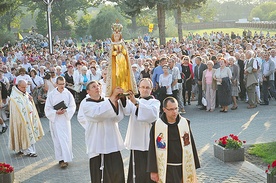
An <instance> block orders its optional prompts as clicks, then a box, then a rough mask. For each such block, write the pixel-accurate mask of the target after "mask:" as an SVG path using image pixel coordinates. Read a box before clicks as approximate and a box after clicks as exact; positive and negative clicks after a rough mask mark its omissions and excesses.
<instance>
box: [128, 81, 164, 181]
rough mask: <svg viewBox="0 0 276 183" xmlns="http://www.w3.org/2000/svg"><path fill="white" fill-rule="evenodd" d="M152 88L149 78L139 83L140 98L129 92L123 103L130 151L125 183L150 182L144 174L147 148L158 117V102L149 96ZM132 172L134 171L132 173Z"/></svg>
mask: <svg viewBox="0 0 276 183" xmlns="http://www.w3.org/2000/svg"><path fill="white" fill-rule="evenodd" d="M152 88H153V84H152V81H151V80H150V79H149V78H143V79H141V80H140V83H139V92H140V98H139V99H138V98H135V96H134V94H133V92H132V91H130V92H129V94H130V95H129V100H126V103H124V102H123V106H124V113H125V115H130V118H129V123H128V128H127V133H126V139H125V145H126V147H127V149H129V150H131V153H130V160H129V169H128V170H129V171H128V178H127V182H128V183H130V182H143V183H149V182H151V179H150V174H149V173H148V172H146V168H147V156H148V147H149V132H150V129H151V126H152V123H153V122H155V121H156V120H157V119H158V117H159V109H160V102H159V100H157V99H154V98H153V97H152V96H151V95H150V94H151V91H152ZM133 170H134V171H133Z"/></svg>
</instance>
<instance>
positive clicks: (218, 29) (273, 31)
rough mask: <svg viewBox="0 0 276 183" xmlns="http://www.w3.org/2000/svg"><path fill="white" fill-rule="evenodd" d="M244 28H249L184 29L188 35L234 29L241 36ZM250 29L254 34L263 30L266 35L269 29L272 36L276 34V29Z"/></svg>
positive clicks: (184, 32) (228, 31)
mask: <svg viewBox="0 0 276 183" xmlns="http://www.w3.org/2000/svg"><path fill="white" fill-rule="evenodd" d="M244 29H245V30H248V28H217V29H202V30H183V34H184V35H188V33H189V32H192V33H194V34H196V33H198V34H199V35H203V33H204V32H207V33H211V32H212V31H214V32H220V31H222V32H224V33H229V34H231V32H232V31H233V32H234V33H236V34H237V33H239V34H240V36H241V35H242V32H243V30H244ZM249 30H251V32H252V34H253V35H254V33H255V31H257V33H258V34H259V33H260V31H263V33H264V35H266V33H267V31H269V33H270V36H272V35H275V34H276V30H265V29H263V30H261V29H251V28H249Z"/></svg>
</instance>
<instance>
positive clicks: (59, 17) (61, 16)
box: [22, 0, 102, 30]
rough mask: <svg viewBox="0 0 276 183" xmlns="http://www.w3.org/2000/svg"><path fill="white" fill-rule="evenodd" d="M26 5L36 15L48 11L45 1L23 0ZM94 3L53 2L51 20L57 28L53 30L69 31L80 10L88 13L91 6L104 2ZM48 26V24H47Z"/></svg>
mask: <svg viewBox="0 0 276 183" xmlns="http://www.w3.org/2000/svg"><path fill="white" fill-rule="evenodd" d="M22 1H23V2H24V4H26V6H27V7H28V11H31V12H32V13H34V12H35V11H36V10H37V9H39V10H40V11H41V12H43V11H45V12H46V11H47V9H46V8H47V5H46V4H45V3H44V2H43V0H33V1H30V0H22ZM92 2H93V3H91V2H89V1H87V0H77V1H76V0H53V3H52V13H51V19H52V20H53V22H55V24H54V25H55V26H57V27H55V26H54V25H53V30H57V29H61V30H65V29H69V28H70V26H69V24H70V23H74V22H76V13H77V11H79V10H83V11H86V9H87V8H88V7H90V6H96V5H98V3H100V2H102V1H100V0H96V1H92ZM45 24H46V22H45Z"/></svg>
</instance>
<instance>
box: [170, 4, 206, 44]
mask: <svg viewBox="0 0 276 183" xmlns="http://www.w3.org/2000/svg"><path fill="white" fill-rule="evenodd" d="M205 2H206V0H170V1H169V8H170V9H176V12H177V13H176V22H177V25H178V31H177V32H178V40H179V41H181V40H182V39H183V33H182V18H181V14H182V9H183V8H184V9H185V10H186V11H190V10H191V9H197V8H200V7H201V6H202V5H203V4H204V3H205Z"/></svg>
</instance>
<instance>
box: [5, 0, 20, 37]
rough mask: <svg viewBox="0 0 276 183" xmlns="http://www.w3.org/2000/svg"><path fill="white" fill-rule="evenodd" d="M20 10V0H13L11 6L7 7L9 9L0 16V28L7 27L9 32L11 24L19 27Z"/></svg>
mask: <svg viewBox="0 0 276 183" xmlns="http://www.w3.org/2000/svg"><path fill="white" fill-rule="evenodd" d="M23 15H24V14H23V12H22V3H21V1H20V0H15V1H13V4H12V6H10V7H9V9H8V10H7V11H6V12H5V14H3V16H1V17H0V22H1V25H0V27H2V28H7V30H8V32H11V27H12V24H13V25H14V26H13V27H16V28H19V27H20V25H19V22H20V18H22V16H23Z"/></svg>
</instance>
